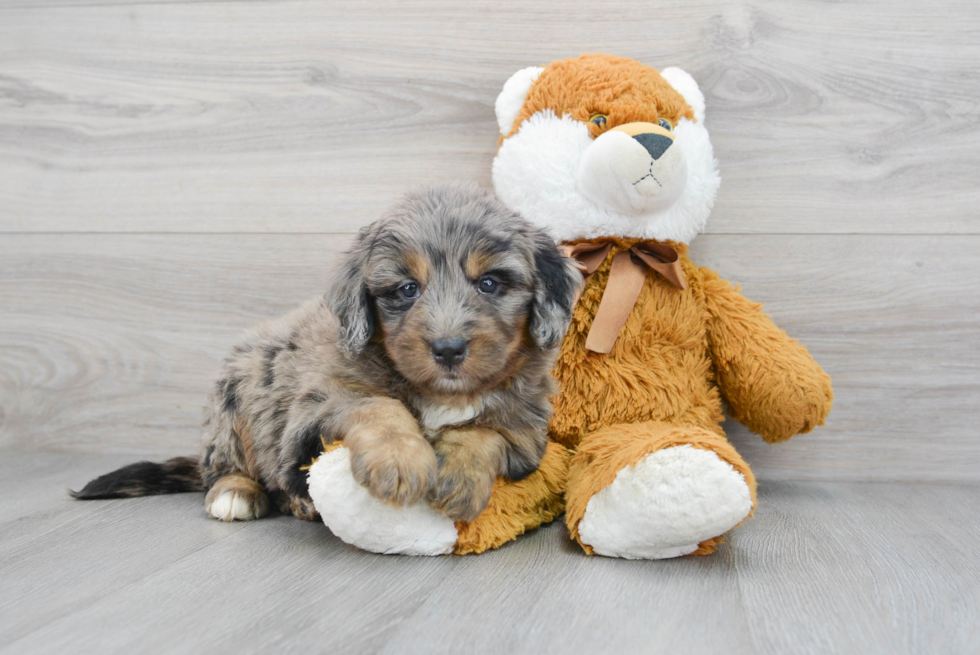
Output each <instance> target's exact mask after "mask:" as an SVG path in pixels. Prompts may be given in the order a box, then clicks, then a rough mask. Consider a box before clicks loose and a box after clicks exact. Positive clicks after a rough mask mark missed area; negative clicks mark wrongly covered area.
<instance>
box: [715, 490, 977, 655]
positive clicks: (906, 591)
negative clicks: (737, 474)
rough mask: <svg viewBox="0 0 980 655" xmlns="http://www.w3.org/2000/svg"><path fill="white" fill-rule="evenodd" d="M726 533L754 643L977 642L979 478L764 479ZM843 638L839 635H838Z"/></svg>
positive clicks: (897, 645)
mask: <svg viewBox="0 0 980 655" xmlns="http://www.w3.org/2000/svg"><path fill="white" fill-rule="evenodd" d="M759 504H760V510H759V511H758V512H757V515H756V517H755V518H754V519H752V521H751V522H750V523H749V524H748V525H747V526H745V528H746V529H739V530H737V531H736V532H735V535H734V537H733V551H734V553H735V557H736V561H735V566H736V568H737V569H738V580H739V587H740V589H741V590H742V595H743V603H744V606H745V608H746V613H747V614H748V616H749V622H750V624H751V625H752V635H753V640H754V641H755V643H756V644H758V645H759V646H760V649H759V652H761V653H773V654H778V653H790V652H793V653H799V652H881V653H975V652H977V651H978V650H980V633H978V632H977V630H976V626H977V625H978V624H980V559H978V558H977V555H976V548H975V539H968V540H966V541H963V540H961V539H960V537H961V535H962V528H961V526H963V525H965V524H975V522H976V510H975V508H976V507H977V506H980V487H976V486H964V487H938V488H937V487H932V486H930V485H919V486H908V485H876V484H830V483H820V484H809V485H800V484H799V483H778V482H776V483H770V484H763V486H762V493H761V496H760V501H759ZM845 644H846V646H845Z"/></svg>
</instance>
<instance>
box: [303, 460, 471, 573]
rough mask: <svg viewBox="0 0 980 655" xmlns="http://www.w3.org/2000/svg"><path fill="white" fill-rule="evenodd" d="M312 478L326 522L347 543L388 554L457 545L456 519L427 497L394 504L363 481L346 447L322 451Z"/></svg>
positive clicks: (438, 551)
mask: <svg viewBox="0 0 980 655" xmlns="http://www.w3.org/2000/svg"><path fill="white" fill-rule="evenodd" d="M308 481H309V485H310V497H311V498H312V499H313V504H314V506H316V509H317V511H318V512H320V517H321V518H322V519H323V522H324V524H326V526H327V527H328V528H330V531H331V532H333V533H334V534H335V535H337V536H338V537H340V538H341V539H342V540H344V541H345V542H346V543H349V544H351V545H353V546H357V547H358V548H360V549H362V550H367V551H371V552H372V553H383V554H388V555H447V554H449V553H451V552H453V548H454V547H455V546H456V540H457V539H458V538H459V535H458V534H457V532H456V525H455V524H454V523H453V521H452V520H451V519H449V518H448V517H446V516H445V515H443V514H440V513H439V512H437V511H436V510H434V509H432V507H430V506H429V504H428V503H426V502H421V503H418V504H416V505H412V506H411V507H395V506H394V505H389V504H388V503H385V502H382V501H380V500H378V499H377V498H375V497H374V496H372V495H371V494H370V493H368V490H367V489H365V488H364V487H362V486H361V485H359V484H358V483H357V481H356V480H355V479H354V475H353V473H351V468H350V451H348V450H347V448H336V449H334V450H331V451H330V452H328V453H326V454H324V455H321V456H320V458H319V459H318V460H317V461H316V462H315V463H314V464H313V466H311V467H310V473H309V477H308Z"/></svg>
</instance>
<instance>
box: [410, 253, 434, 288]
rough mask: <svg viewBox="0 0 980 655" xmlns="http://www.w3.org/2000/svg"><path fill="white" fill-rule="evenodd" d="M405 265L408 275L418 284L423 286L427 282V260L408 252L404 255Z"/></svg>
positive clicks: (420, 255) (417, 254)
mask: <svg viewBox="0 0 980 655" xmlns="http://www.w3.org/2000/svg"><path fill="white" fill-rule="evenodd" d="M405 263H406V264H407V266H408V272H409V275H411V276H412V277H413V278H414V279H416V280H418V282H419V284H422V285H425V284H426V283H427V282H428V281H429V260H428V259H427V258H426V257H425V256H424V255H422V254H421V253H418V252H408V253H406V254H405Z"/></svg>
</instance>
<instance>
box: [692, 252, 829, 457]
mask: <svg viewBox="0 0 980 655" xmlns="http://www.w3.org/2000/svg"><path fill="white" fill-rule="evenodd" d="M700 273H701V275H702V276H703V278H702V279H703V281H704V294H705V302H706V305H707V310H708V314H709V323H708V343H709V347H710V349H711V357H712V360H713V362H714V365H715V370H716V371H717V374H718V385H719V387H721V392H722V395H723V396H724V397H725V400H726V401H727V403H728V407H729V409H730V411H731V414H732V416H733V417H734V418H735V419H737V420H738V421H739V422H740V423H742V424H743V425H745V426H746V427H747V428H749V429H750V430H752V431H753V432H757V433H759V434H760V435H762V438H763V439H765V440H766V441H768V442H770V443H775V442H779V441H785V440H786V439H789V438H790V437H792V436H793V435H795V434H802V433H804V432H809V431H810V430H812V429H813V428H814V427H816V426H818V425H823V422H824V419H826V418H827V414H829V413H830V406H831V404H832V403H833V398H834V391H833V389H832V388H831V386H830V376H828V375H827V374H826V373H824V371H823V369H822V368H820V365H819V364H817V363H816V362H815V361H814V360H813V358H812V357H811V356H810V354H809V353H808V352H807V350H806V348H805V347H804V346H803V345H802V344H800V343H799V342H797V341H796V340H795V339H790V338H789V336H788V335H787V334H786V333H785V332H783V331H782V330H781V329H779V328H778V327H776V324H775V323H773V322H772V320H770V318H769V316H767V315H766V314H763V313H762V305H759V304H757V303H753V302H751V301H749V300H748V299H747V298H746V297H745V296H743V295H742V294H741V293H740V292H739V290H738V289H736V288H735V287H733V286H732V285H731V284H730V283H729V282H728V281H727V280H723V279H720V278H719V277H718V274H717V273H715V272H714V271H712V270H710V269H707V268H702V269H701V270H700Z"/></svg>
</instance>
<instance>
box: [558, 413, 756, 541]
mask: <svg viewBox="0 0 980 655" xmlns="http://www.w3.org/2000/svg"><path fill="white" fill-rule="evenodd" d="M565 498H566V514H565V521H566V523H567V525H568V529H569V531H570V532H571V535H572V537H573V538H574V539H575V540H576V541H578V543H579V544H580V545H581V546H582V547H583V548H584V549H585V551H586V552H588V553H590V554H592V553H595V554H599V555H606V556H608V557H624V558H627V559H664V558H668V557H679V556H681V555H690V554H708V553H711V552H713V551H714V550H715V548H716V547H717V545H718V543H720V541H721V535H723V534H724V533H726V532H728V530H730V529H732V528H733V527H735V526H736V525H738V524H739V523H741V522H742V521H743V520H744V519H745V518H747V517H748V516H749V515H750V514H751V513H752V510H753V509H754V508H755V477H754V476H753V475H752V471H751V470H750V469H749V467H748V464H746V463H745V461H744V460H743V459H742V458H741V456H739V454H738V453H737V452H736V451H735V448H733V447H732V445H731V444H730V443H728V440H727V439H725V437H724V436H723V435H721V434H720V433H716V432H712V431H709V430H705V429H703V428H697V427H688V426H677V425H669V424H666V423H659V422H645V423H632V424H624V425H612V426H608V427H605V428H602V429H601V430H597V431H596V432H594V433H592V434H590V435H589V436H587V437H585V439H583V440H582V442H581V443H580V444H579V446H578V449H577V450H576V452H575V455H574V456H573V457H572V461H571V465H570V468H569V473H568V489H567V491H566V496H565Z"/></svg>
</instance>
